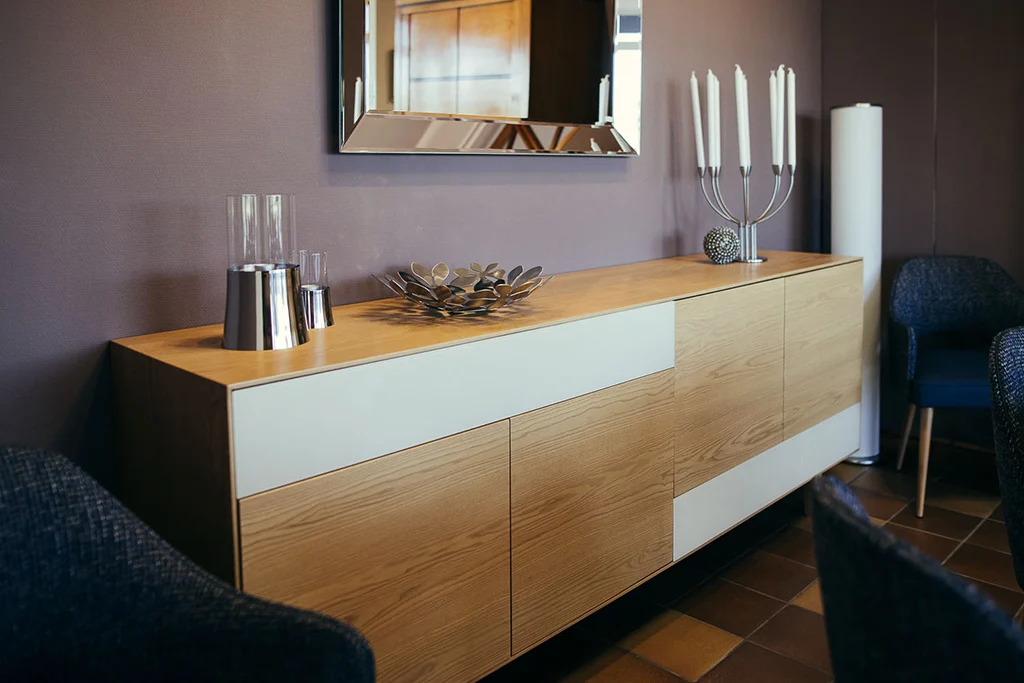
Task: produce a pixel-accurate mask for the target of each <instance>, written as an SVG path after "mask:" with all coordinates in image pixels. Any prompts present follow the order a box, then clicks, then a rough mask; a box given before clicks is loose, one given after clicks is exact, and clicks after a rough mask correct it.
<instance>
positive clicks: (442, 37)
mask: <svg viewBox="0 0 1024 683" xmlns="http://www.w3.org/2000/svg"><path fill="white" fill-rule="evenodd" d="M340 2H341V16H342V35H343V41H344V42H345V43H346V44H344V45H343V46H342V49H343V50H344V55H343V59H342V60H341V62H342V76H343V78H342V83H343V87H342V89H341V92H342V93H344V97H343V100H344V103H343V104H344V106H342V107H339V110H340V112H339V114H340V122H341V128H342V131H341V132H342V135H341V137H342V149H341V151H343V152H417V151H418V152H433V153H451V152H460V151H461V152H471V153H510V152H511V153H525V154H531V153H533V154H536V153H548V154H550V153H575V154H596V155H602V156H608V155H622V154H625V155H633V154H636V153H637V151H638V150H639V144H640V83H641V3H642V0H340ZM346 22H349V24H350V23H354V22H358V23H359V24H361V27H362V28H363V29H364V30H361V31H356V30H353V29H354V28H355V27H353V26H351V25H346ZM360 36H361V37H362V40H361V41H360V40H359V38H360ZM350 41H351V42H350ZM353 43H356V44H353ZM356 48H358V49H356Z"/></svg>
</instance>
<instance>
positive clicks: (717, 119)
mask: <svg viewBox="0 0 1024 683" xmlns="http://www.w3.org/2000/svg"><path fill="white" fill-rule="evenodd" d="M708 73H709V74H711V85H712V86H713V88H714V93H713V97H712V98H711V102H712V106H714V108H715V111H714V114H710V113H709V114H708V115H709V116H710V117H711V123H709V124H708V125H709V126H710V125H714V127H715V141H714V142H713V143H710V144H711V145H712V150H713V154H714V157H713V158H712V159H711V165H712V166H713V167H714V168H721V167H722V87H721V86H722V84H721V83H720V82H719V80H718V76H716V75H714V74H713V73H711V72H710V71H709V72H708Z"/></svg>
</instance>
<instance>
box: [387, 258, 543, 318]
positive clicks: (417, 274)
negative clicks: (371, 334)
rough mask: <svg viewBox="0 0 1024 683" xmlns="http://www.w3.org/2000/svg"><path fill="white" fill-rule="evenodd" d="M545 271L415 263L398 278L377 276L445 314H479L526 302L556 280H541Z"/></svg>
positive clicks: (477, 265)
mask: <svg viewBox="0 0 1024 683" xmlns="http://www.w3.org/2000/svg"><path fill="white" fill-rule="evenodd" d="M541 271H542V268H541V267H540V266H534V267H533V268H530V269H529V270H523V267H522V266H516V267H515V268H513V269H512V270H510V271H508V272H507V273H506V272H505V270H504V269H502V268H499V267H498V264H497V263H491V264H488V266H487V267H486V268H484V267H483V266H481V265H480V264H479V263H471V264H470V266H469V268H456V269H454V270H451V269H449V268H448V265H447V264H445V263H438V264H437V265H436V266H434V267H433V268H428V267H427V266H425V265H423V264H422V263H413V264H412V266H411V268H410V270H409V271H404V270H402V271H399V272H398V277H393V276H391V275H384V276H380V275H377V276H375V277H376V278H377V280H379V281H380V283H381V284H383V285H384V286H385V287H387V288H388V289H390V290H391V291H392V292H394V293H395V294H398V295H399V296H402V297H405V298H406V299H408V300H409V301H412V302H414V303H417V304H420V305H421V306H425V307H427V308H429V309H431V310H434V311H437V312H439V313H441V314H442V315H478V314H481V313H488V312H490V311H494V310H497V309H499V308H504V307H505V306H508V305H510V304H514V303H516V302H517V301H522V300H523V299H525V298H526V297H528V296H530V294H532V293H533V292H534V291H536V289H537V288H538V287H540V286H541V285H544V284H547V283H548V282H550V280H551V278H553V277H554V275H549V276H547V277H541ZM452 275H454V277H453V278H452V279H451V281H448V278H449V276H452Z"/></svg>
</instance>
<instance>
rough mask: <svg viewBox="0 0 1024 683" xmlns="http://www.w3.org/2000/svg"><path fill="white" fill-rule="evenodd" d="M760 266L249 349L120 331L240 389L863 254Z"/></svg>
mask: <svg viewBox="0 0 1024 683" xmlns="http://www.w3.org/2000/svg"><path fill="white" fill-rule="evenodd" d="M765 255H766V256H768V260H767V261H765V262H764V263H760V264H757V265H751V264H746V263H733V264H730V265H727V266H715V265H712V264H711V263H710V262H709V261H708V260H707V257H705V256H703V255H700V256H683V257H678V258H671V259H662V260H658V261H647V262H645V263H633V264H629V265H624V266H614V267H611V268H599V269H596V270H587V271H581V272H577V273H566V274H563V275H559V276H558V277H556V278H555V279H554V280H552V281H551V283H550V284H548V285H546V286H544V287H543V288H542V289H540V290H538V291H537V293H536V294H533V295H532V296H531V297H530V298H529V299H526V300H525V301H523V302H522V304H520V305H517V307H516V308H515V309H514V310H508V311H501V312H497V313H495V314H491V315H488V316H481V317H476V318H463V319H460V320H445V319H440V318H437V317H433V316H430V315H429V314H427V313H424V312H423V311H421V310H418V309H416V308H414V307H412V306H411V305H410V304H409V303H408V302H405V301H403V300H398V299H396V298H391V299H380V300H377V301H368V302H365V303H360V304H351V305H348V306H338V307H336V308H335V309H334V320H335V325H334V326H333V327H330V328H328V329H326V330H317V334H314V335H310V337H311V338H310V341H309V343H307V344H303V345H301V346H297V347H295V348H293V349H285V350H281V351H274V352H273V353H271V352H265V353H264V352H260V353H240V352H238V351H228V350H225V349H223V348H221V343H222V339H223V326H222V325H208V326H205V327H195V328H191V329H186V330H177V331H173V332H162V333H158V334H150V335H144V336H140V337H132V338H129V339H120V340H117V341H116V342H115V343H116V344H119V345H122V346H126V347H128V348H131V349H135V350H137V351H139V352H140V353H143V354H146V355H148V356H151V357H153V358H156V359H158V360H161V361H163V362H165V363H168V364H170V365H174V366H176V367H180V368H182V369H184V370H187V371H189V372H191V373H194V374H197V375H200V376H202V377H205V378H207V379H209V380H211V381H213V382H217V383H219V384H224V385H227V386H230V387H232V388H240V387H244V386H252V385H256V384H264V383H267V382H271V381H277V380H281V379H286V378H288V377H297V376H301V375H308V374H314V373H317V372H323V371H325V370H333V369H337V368H342V367H347V366H350V365H359V364H362V363H368V362H372V361H376V360H382V359H384V358H391V357H394V356H404V355H409V354H411V353H418V352H420V351H426V350H428V349H432V348H441V347H445V346H453V345H457V344H462V343H465V342H469V341H473V340H476V339H484V338H487V337H497V336H502V335H505V334H509V333H512V332H519V331H522V330H528V329H533V328H538V327H547V326H549V325H556V324H559V323H563V322H568V321H570V320H578V319H581V318H590V317H593V316H596V315H602V314H605V313H611V312H614V311H620V310H626V309H630V308H637V307H640V306H647V305H650V304H655V303H661V302H664V301H673V300H675V299H684V298H687V297H691V296H698V295H701V294H708V293H710V292H715V291H720V290H723V289H730V288H732V287H739V286H741V285H747V284H753V283H755V282H762V281H765V280H773V279H776V278H779V277H785V276H788V275H793V274H796V273H800V272H805V271H812V270H817V269H820V268H824V267H827V266H831V265H836V264H841V263H849V262H852V261H856V260H858V259H853V258H849V257H843V256H833V255H830V254H804V253H796V252H774V251H769V252H765Z"/></svg>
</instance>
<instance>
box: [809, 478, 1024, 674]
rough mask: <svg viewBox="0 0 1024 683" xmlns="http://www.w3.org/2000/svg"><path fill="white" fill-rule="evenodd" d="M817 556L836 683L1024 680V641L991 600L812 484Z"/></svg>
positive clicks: (843, 493)
mask: <svg viewBox="0 0 1024 683" xmlns="http://www.w3.org/2000/svg"><path fill="white" fill-rule="evenodd" d="M811 490H812V496H811V500H812V510H813V522H814V542H815V552H816V554H817V560H818V574H819V577H820V581H821V592H822V602H823V605H824V608H825V626H826V630H827V632H828V642H829V651H830V652H831V655H832V670H833V672H834V673H835V680H836V683H867V682H868V681H870V682H872V683H889V682H892V683H896V682H897V681H898V682H901V683H902V682H904V681H968V680H969V681H1019V680H1024V633H1022V632H1021V630H1020V629H1019V628H1017V626H1016V625H1015V624H1014V623H1013V620H1012V618H1011V617H1010V616H1009V615H1007V614H1005V613H1003V612H1002V611H1001V610H1000V609H999V608H998V607H997V606H996V605H995V604H994V603H993V602H992V601H991V600H990V599H989V598H987V597H986V596H985V595H984V594H982V592H981V591H980V590H979V589H978V588H976V587H975V586H973V585H970V584H968V583H966V582H965V581H963V580H962V579H960V578H959V577H957V576H954V575H953V574H952V573H950V572H949V571H947V570H946V569H944V568H943V567H942V566H940V565H939V563H938V562H936V561H935V560H933V559H931V558H930V557H927V556H926V555H924V554H922V553H921V552H919V551H918V550H917V549H915V548H914V547H913V546H911V545H910V544H908V543H906V542H904V541H902V540H900V539H898V538H896V537H894V536H893V535H892V534H890V533H888V532H887V531H885V530H884V529H880V528H878V527H876V526H875V525H874V524H872V523H871V521H870V520H869V519H868V517H867V515H866V514H865V513H864V510H863V509H862V508H861V507H860V504H859V503H858V502H857V499H856V497H855V496H854V495H853V493H852V492H851V491H850V490H849V489H848V488H847V487H846V486H845V485H844V484H843V483H842V482H840V481H839V480H838V479H835V478H833V477H819V478H818V479H816V480H814V482H813V483H812V486H811Z"/></svg>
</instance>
